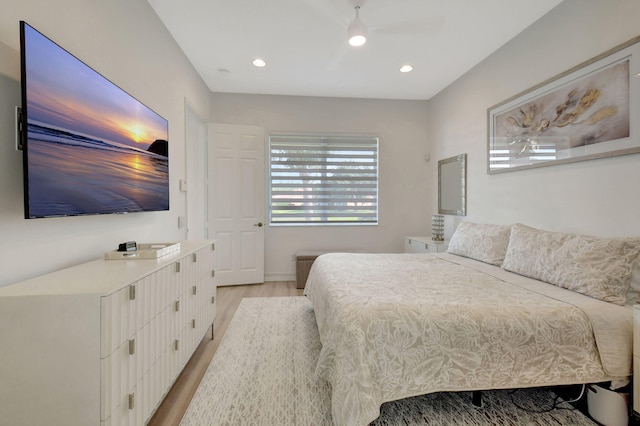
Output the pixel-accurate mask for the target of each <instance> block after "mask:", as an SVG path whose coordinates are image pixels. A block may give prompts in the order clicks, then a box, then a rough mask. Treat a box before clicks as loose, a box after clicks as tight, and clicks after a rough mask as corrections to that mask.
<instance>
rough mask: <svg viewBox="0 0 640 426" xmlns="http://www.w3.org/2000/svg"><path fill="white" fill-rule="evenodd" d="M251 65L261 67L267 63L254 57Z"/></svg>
mask: <svg viewBox="0 0 640 426" xmlns="http://www.w3.org/2000/svg"><path fill="white" fill-rule="evenodd" d="M253 65H255V66H256V67H258V68H262V67H264V66H265V65H267V63H266V62H265V61H264V60H262V59H260V58H256V59H254V60H253Z"/></svg>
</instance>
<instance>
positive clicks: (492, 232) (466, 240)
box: [447, 222, 511, 265]
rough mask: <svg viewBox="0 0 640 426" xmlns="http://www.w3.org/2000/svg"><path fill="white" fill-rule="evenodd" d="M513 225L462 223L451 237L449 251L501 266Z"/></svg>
mask: <svg viewBox="0 0 640 426" xmlns="http://www.w3.org/2000/svg"><path fill="white" fill-rule="evenodd" d="M510 232H511V225H490V224H479V223H473V222H462V223H461V224H460V225H458V228H457V229H456V231H455V232H454V233H453V235H452V236H451V240H450V241H449V246H448V248H447V251H448V252H449V253H453V254H457V255H459V256H464V257H469V258H471V259H475V260H480V261H482V262H486V263H490V264H492V265H501V264H502V261H503V260H504V256H505V253H506V252H507V245H508V244H509V233H510Z"/></svg>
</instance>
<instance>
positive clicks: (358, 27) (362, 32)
mask: <svg viewBox="0 0 640 426" xmlns="http://www.w3.org/2000/svg"><path fill="white" fill-rule="evenodd" d="M354 9H355V11H356V17H355V18H354V19H353V21H351V23H350V24H349V28H347V33H348V34H349V44H350V45H352V46H355V47H357V46H362V45H363V44H365V43H366V42H367V27H366V26H365V25H364V24H363V23H362V21H361V20H360V5H359V4H356V6H355V7H354Z"/></svg>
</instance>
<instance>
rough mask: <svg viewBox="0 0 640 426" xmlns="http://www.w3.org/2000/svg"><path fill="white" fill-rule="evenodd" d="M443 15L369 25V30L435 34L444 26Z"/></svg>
mask: <svg viewBox="0 0 640 426" xmlns="http://www.w3.org/2000/svg"><path fill="white" fill-rule="evenodd" d="M444 23H445V19H444V16H431V17H428V18H422V19H413V20H409V21H404V22H397V23H392V24H388V25H384V26H379V27H377V26H374V27H371V31H374V32H376V33H379V34H388V35H430V34H437V33H439V32H440V31H442V28H444Z"/></svg>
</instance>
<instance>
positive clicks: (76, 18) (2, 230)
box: [0, 0, 210, 286]
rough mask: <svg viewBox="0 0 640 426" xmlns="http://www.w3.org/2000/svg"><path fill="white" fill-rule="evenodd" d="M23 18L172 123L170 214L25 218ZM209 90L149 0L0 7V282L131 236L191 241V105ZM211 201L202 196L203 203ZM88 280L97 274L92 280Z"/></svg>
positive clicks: (202, 110)
mask: <svg viewBox="0 0 640 426" xmlns="http://www.w3.org/2000/svg"><path fill="white" fill-rule="evenodd" d="M20 20H25V21H27V22H28V23H29V24H31V25H32V26H34V27H35V28H36V29H37V30H39V31H40V32H42V33H44V34H45V35H47V36H48V37H50V38H51V39H53V40H54V41H55V42H57V43H58V44H60V45H62V46H63V47H64V48H66V49H67V50H68V51H70V52H71V53H73V54H74V55H75V56H77V57H78V58H80V59H81V60H83V61H84V62H85V63H87V64H88V65H90V66H91V67H93V68H94V69H96V70H98V71H99V72H100V73H102V74H103V75H104V76H106V77H107V78H109V79H110V80H111V81H113V82H114V83H116V84H117V85H119V86H120V87H121V88H123V89H124V90H126V91H127V92H129V93H130V94H132V95H133V96H135V97H136V98H138V99H139V100H140V101H142V102H143V103H145V104H146V105H148V106H149V107H150V108H152V109H153V110H155V111H156V112H158V113H159V114H160V115H162V116H163V117H165V118H166V119H167V120H168V121H169V141H170V154H169V155H170V169H169V175H170V180H171V190H170V211H168V212H157V213H135V214H130V215H108V216H89V217H69V218H50V219H34V220H25V219H23V217H24V216H23V215H24V213H23V197H22V185H23V184H22V153H21V152H18V151H16V150H15V148H14V140H15V135H14V124H13V121H14V120H13V117H14V107H15V106H16V105H20V104H21V101H20V62H19V59H20V56H19V48H20V47H19V21H20ZM209 95H210V92H209V90H208V89H207V87H206V85H205V84H204V82H203V81H202V79H201V78H200V77H199V76H198V75H197V73H196V72H195V70H194V69H193V67H192V66H191V64H190V63H189V62H188V61H187V59H186V58H185V56H184V54H183V53H182V51H180V49H179V48H178V46H177V44H176V43H175V42H174V40H173V38H171V36H170V35H169V33H168V32H167V31H166V29H165V28H164V26H163V25H162V24H161V22H160V20H159V19H158V18H157V16H156V15H155V13H154V12H153V10H152V9H151V7H150V6H149V4H148V3H147V1H145V0H127V1H118V0H59V1H55V2H52V1H50V0H28V1H23V0H8V1H4V2H3V4H2V7H1V12H0V265H1V268H0V271H2V272H0V286H2V285H7V284H10V283H12V282H16V281H19V280H22V279H25V278H28V277H32V276H36V275H40V274H43V273H46V272H50V271H53V270H57V269H61V268H63V267H66V266H70V265H74V264H78V263H82V262H83V261H87V260H90V259H95V258H98V257H101V256H103V254H104V252H105V251H108V250H113V249H115V248H117V244H118V243H119V242H123V241H129V240H137V241H139V242H155V241H175V240H179V239H184V238H185V228H181V229H178V216H184V215H185V209H186V207H185V194H184V193H181V192H180V191H179V188H178V180H179V179H183V178H185V176H186V172H185V167H186V166H185V142H184V140H185V137H184V134H185V129H184V122H185V109H184V108H185V102H188V103H189V105H190V106H191V107H192V108H193V109H194V110H195V111H196V112H197V113H198V114H199V115H200V116H202V117H207V116H208V114H209ZM203 205H204V202H203ZM87 279H88V280H90V279H91V277H87Z"/></svg>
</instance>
